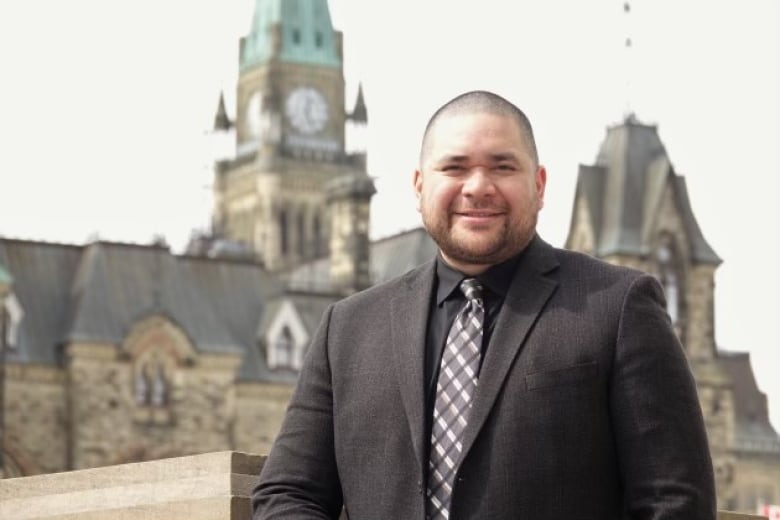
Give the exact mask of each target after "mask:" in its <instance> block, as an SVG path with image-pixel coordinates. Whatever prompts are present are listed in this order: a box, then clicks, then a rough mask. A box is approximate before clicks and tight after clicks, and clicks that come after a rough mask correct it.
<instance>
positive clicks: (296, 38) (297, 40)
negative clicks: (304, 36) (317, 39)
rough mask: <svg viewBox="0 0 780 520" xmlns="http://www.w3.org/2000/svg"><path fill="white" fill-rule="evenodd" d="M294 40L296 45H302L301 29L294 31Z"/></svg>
mask: <svg viewBox="0 0 780 520" xmlns="http://www.w3.org/2000/svg"><path fill="white" fill-rule="evenodd" d="M292 40H293V43H294V44H295V45H300V43H301V31H300V30H299V29H293V31H292Z"/></svg>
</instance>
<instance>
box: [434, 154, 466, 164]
mask: <svg viewBox="0 0 780 520" xmlns="http://www.w3.org/2000/svg"><path fill="white" fill-rule="evenodd" d="M468 160H469V158H468V156H466V155H445V156H444V157H442V158H441V159H439V161H438V162H457V163H462V162H466V161H468Z"/></svg>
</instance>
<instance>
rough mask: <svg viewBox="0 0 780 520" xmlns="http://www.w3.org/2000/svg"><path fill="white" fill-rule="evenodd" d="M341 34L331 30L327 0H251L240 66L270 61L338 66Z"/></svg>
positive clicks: (339, 65)
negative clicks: (247, 31)
mask: <svg viewBox="0 0 780 520" xmlns="http://www.w3.org/2000/svg"><path fill="white" fill-rule="evenodd" d="M340 47H341V33H339V32H337V31H334V30H333V24H332V23H331V19H330V11H329V10H328V2H327V0H255V14H254V16H253V17H252V28H251V30H250V32H249V34H248V35H247V36H246V37H244V38H242V39H241V48H240V59H239V61H240V67H241V70H246V69H249V68H252V67H255V66H258V65H264V64H266V63H268V62H269V61H272V60H278V61H281V62H286V63H304V64H311V65H324V66H329V67H341V48H340Z"/></svg>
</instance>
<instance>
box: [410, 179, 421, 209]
mask: <svg viewBox="0 0 780 520" xmlns="http://www.w3.org/2000/svg"><path fill="white" fill-rule="evenodd" d="M412 183H413V184H414V196H415V198H416V207H417V211H420V199H421V198H422V183H423V174H422V172H421V171H420V170H419V169H416V170H414V177H413V179H412Z"/></svg>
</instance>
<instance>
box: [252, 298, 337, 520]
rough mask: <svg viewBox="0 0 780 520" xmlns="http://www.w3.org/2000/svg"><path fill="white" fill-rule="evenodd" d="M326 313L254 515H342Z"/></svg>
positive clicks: (264, 475) (268, 463)
mask: <svg viewBox="0 0 780 520" xmlns="http://www.w3.org/2000/svg"><path fill="white" fill-rule="evenodd" d="M332 311H333V308H332V306H331V307H329V308H328V309H327V311H325V313H324V314H323V317H322V320H321V322H320V325H319V328H318V329H317V332H316V333H315V335H314V338H313V340H312V342H311V345H310V347H309V352H308V353H307V355H306V359H305V361H304V365H303V368H302V370H301V373H300V375H299V378H298V385H297V387H296V389H295V392H294V393H293V396H292V399H291V400H290V404H289V406H288V408H287V414H286V416H285V419H284V422H283V424H282V428H281V430H280V432H279V435H278V436H277V438H276V440H275V441H274V445H273V447H272V448H271V452H270V454H269V455H268V458H267V459H266V461H265V464H264V466H263V469H262V471H261V472H260V482H259V484H258V485H257V487H256V488H255V490H254V492H253V494H252V508H253V511H254V517H253V518H254V519H255V520H259V519H282V518H295V519H325V518H332V519H335V518H338V516H339V514H340V512H341V507H342V494H341V486H340V484H339V476H338V472H337V469H336V460H335V453H334V444H333V394H332V387H331V370H330V365H329V361H328V327H329V323H330V319H331V315H332Z"/></svg>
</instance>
